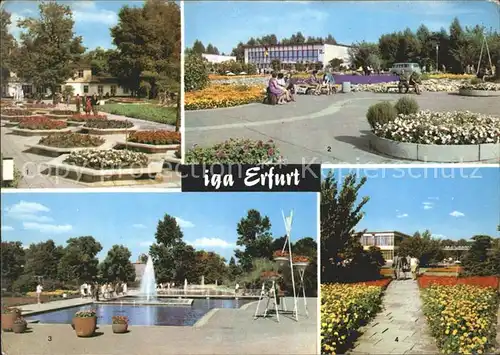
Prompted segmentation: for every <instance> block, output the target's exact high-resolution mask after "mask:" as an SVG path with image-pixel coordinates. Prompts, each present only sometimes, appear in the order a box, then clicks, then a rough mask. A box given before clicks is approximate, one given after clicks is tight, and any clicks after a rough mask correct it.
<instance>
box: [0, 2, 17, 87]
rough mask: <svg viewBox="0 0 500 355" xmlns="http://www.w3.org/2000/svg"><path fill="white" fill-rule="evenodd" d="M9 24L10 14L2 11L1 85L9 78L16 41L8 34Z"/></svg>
mask: <svg viewBox="0 0 500 355" xmlns="http://www.w3.org/2000/svg"><path fill="white" fill-rule="evenodd" d="M10 24H11V19H10V13H9V12H7V11H5V10H4V9H2V13H1V14H0V43H1V44H2V46H1V48H0V71H1V73H0V74H1V77H0V78H1V80H2V85H3V82H4V81H5V80H7V78H8V77H9V76H10V71H11V67H12V65H13V64H14V63H13V62H12V53H13V51H14V49H15V48H16V40H15V39H14V36H12V35H11V34H10V33H9V30H8V27H9V25H10Z"/></svg>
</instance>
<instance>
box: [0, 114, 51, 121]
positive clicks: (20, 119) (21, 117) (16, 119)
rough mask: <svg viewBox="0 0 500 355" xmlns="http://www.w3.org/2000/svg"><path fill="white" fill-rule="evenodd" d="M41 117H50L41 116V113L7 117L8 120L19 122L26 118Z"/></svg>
mask: <svg viewBox="0 0 500 355" xmlns="http://www.w3.org/2000/svg"><path fill="white" fill-rule="evenodd" d="M42 118H46V119H50V117H47V116H43V115H40V116H12V117H9V121H10V122H21V121H24V120H27V119H42Z"/></svg>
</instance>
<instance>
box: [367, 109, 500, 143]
mask: <svg viewBox="0 0 500 355" xmlns="http://www.w3.org/2000/svg"><path fill="white" fill-rule="evenodd" d="M374 133H375V134H376V135H377V136H378V137H381V138H387V139H390V140H394V141H397V142H406V143H419V144H435V145H465V144H486V143H496V142H498V141H499V137H500V118H497V117H493V116H488V115H483V114H479V113H473V112H469V111H455V112H432V111H420V112H418V113H415V114H409V115H398V117H397V118H396V119H395V120H394V121H392V122H388V123H386V124H383V125H377V126H376V127H375V129H374Z"/></svg>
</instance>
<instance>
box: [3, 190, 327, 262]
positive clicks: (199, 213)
mask: <svg viewBox="0 0 500 355" xmlns="http://www.w3.org/2000/svg"><path fill="white" fill-rule="evenodd" d="M252 208H254V209H257V210H258V211H260V213H261V214H262V215H266V216H268V217H269V218H270V220H271V224H272V228H271V232H272V234H273V236H274V237H275V238H277V237H281V236H283V235H285V227H284V224H283V218H282V216H281V211H282V210H284V212H285V215H286V214H287V213H288V212H289V211H290V210H291V209H293V210H294V221H293V226H292V232H291V235H292V241H295V240H297V239H301V238H305V237H312V238H313V239H315V240H317V236H318V233H319V232H318V230H317V227H318V226H317V225H318V219H317V194H316V193H288V192H283V193H281V192H280V193H241V192H238V193H208V192H204V193H15V194H13V193H2V214H1V216H2V218H1V221H2V241H21V242H22V243H23V244H24V245H29V244H30V243H36V242H41V241H46V240H48V239H53V240H54V242H56V244H59V245H66V244H65V243H66V241H67V240H68V239H69V238H70V237H79V236H87V235H90V236H93V237H94V238H95V239H96V240H97V241H99V242H100V243H101V244H102V246H103V251H101V253H100V254H99V258H100V259H101V260H102V259H103V258H104V257H105V256H106V254H107V252H108V250H109V249H110V248H111V246H112V245H114V244H122V245H125V246H126V247H128V248H129V249H130V251H131V252H132V261H136V260H137V257H138V256H139V254H141V253H147V252H148V250H149V245H150V244H151V243H152V242H154V240H155V239H154V234H155V232H156V227H157V224H158V221H159V220H160V219H163V216H164V215H165V213H168V214H169V215H171V216H174V217H175V218H176V219H177V223H178V224H179V226H180V227H181V229H182V232H183V233H184V241H186V242H187V243H189V244H191V245H193V246H194V247H195V248H197V249H204V250H206V251H215V252H217V253H219V254H220V255H222V256H223V257H225V258H226V259H227V261H229V259H230V257H231V256H232V255H233V252H234V249H235V247H236V245H235V244H236V239H237V232H236V227H237V224H238V222H239V221H240V220H241V218H243V217H245V216H246V215H247V211H248V210H249V209H252Z"/></svg>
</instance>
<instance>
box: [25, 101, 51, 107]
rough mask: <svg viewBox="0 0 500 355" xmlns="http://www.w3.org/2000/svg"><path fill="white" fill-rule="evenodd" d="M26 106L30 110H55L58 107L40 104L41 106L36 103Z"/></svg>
mask: <svg viewBox="0 0 500 355" xmlns="http://www.w3.org/2000/svg"><path fill="white" fill-rule="evenodd" d="M24 106H26V107H28V108H30V109H36V108H47V109H48V108H54V107H56V105H54V104H44V103H43V102H42V103H39V104H36V103H31V104H25V105H24Z"/></svg>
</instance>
